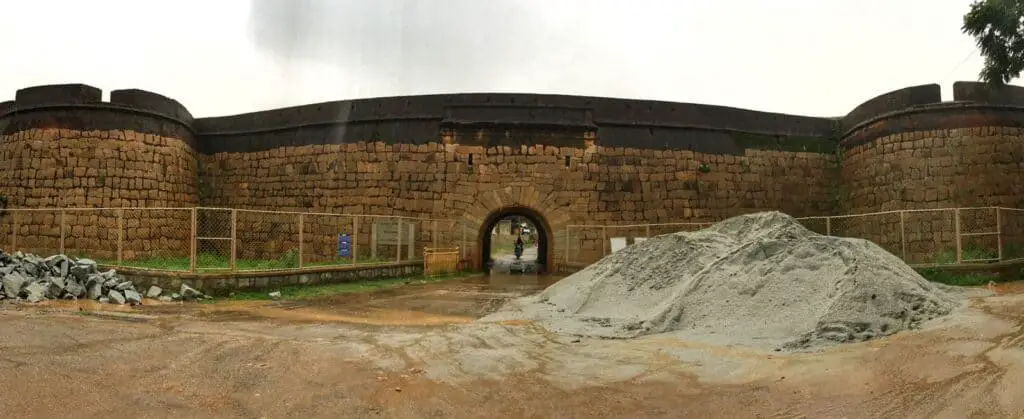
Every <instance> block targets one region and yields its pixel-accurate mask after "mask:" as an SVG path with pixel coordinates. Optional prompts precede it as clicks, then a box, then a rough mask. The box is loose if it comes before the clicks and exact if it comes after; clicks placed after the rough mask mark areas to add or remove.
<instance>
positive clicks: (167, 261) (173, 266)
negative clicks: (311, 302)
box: [96, 252, 394, 271]
mask: <svg viewBox="0 0 1024 419" xmlns="http://www.w3.org/2000/svg"><path fill="white" fill-rule="evenodd" d="M96 262H98V263H100V264H103V265H111V266H116V265H118V263H117V261H116V260H103V259H100V260H97V261H96ZM389 262H394V260H385V259H380V258H377V259H370V258H360V259H359V264H360V265H363V264H375V263H389ZM351 265H352V258H336V259H333V260H320V261H308V262H305V263H303V264H302V266H303V267H306V268H310V267H325V266H351ZM120 266H124V267H129V268H141V269H158V270H167V271H188V270H189V268H190V266H191V261H190V260H189V258H188V257H172V258H160V257H154V258H146V259H137V260H126V261H122V262H121V263H120ZM235 267H236V268H237V269H238V270H240V271H258V270H282V269H298V267H299V260H298V253H295V252H289V253H286V254H284V255H282V256H281V257H280V258H278V259H236V260H235ZM230 268H231V259H230V258H229V257H227V256H221V255H217V254H211V253H200V254H199V255H198V256H197V257H196V269H197V270H199V271H225V270H228V269H230Z"/></svg>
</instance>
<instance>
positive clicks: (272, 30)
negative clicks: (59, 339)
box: [0, 0, 982, 116]
mask: <svg viewBox="0 0 1024 419" xmlns="http://www.w3.org/2000/svg"><path fill="white" fill-rule="evenodd" d="M970 3H971V0H777V1H766V0H616V1H611V0H175V1H168V0H144V1H140V0H89V1H82V0H32V1H17V2H15V1H8V2H5V3H4V4H3V8H2V12H0V39H3V40H4V41H5V48H4V49H5V51H4V58H3V59H0V101H2V100H8V99H13V97H14V92H15V90H17V89H19V88H23V87H27V86H33V85H40V84H53V83H86V84H90V85H93V86H96V87H99V88H101V89H103V90H104V92H105V93H108V92H109V91H111V90H115V89H122V88H140V89H146V90H151V91H155V92H158V93H161V94H164V95H167V96H170V97H172V98H175V99H177V100H179V101H180V102H182V103H183V104H184V105H185V106H186V107H188V108H189V110H191V111H192V113H193V114H194V115H196V116H216V115H227V114H235V113H243V112H249V111H255V110H262V109H269V108H275V107H283V106H291V105H299V104H306V103H313V102H322V101H331V100H339V99H351V98H361V97H375V96H392V95H405V94H428V93H449V92H528V93H561V94H577V95H590V96H612V97H631V98H646V99H661V100H671V101H678V102H697V103H709V104H718V105H726V106H736V107H743V108H751V109H758V110H765V111H774V112H785V113H795V114H805V115H818V116H838V115H843V114H845V113H847V112H848V111H850V110H851V109H852V108H853V107H854V106H856V105H857V104H859V103H861V102H863V101H865V100H867V99H870V98H871V97H874V96H876V95H878V94H881V93H884V92H886V91H889V90H894V89H898V88H902V87H906V86H910V85H917V84H925V83H940V84H941V85H942V86H943V95H944V98H946V99H949V98H951V96H952V93H951V88H952V83H953V82H954V81H956V80H976V79H977V74H978V70H979V69H980V68H981V62H982V60H981V58H980V57H979V56H978V54H977V53H976V52H973V51H974V44H973V41H972V40H971V39H970V38H969V37H967V36H966V35H963V34H961V32H960V24H961V19H962V16H963V14H964V13H965V12H966V11H967V9H968V7H969V5H970Z"/></svg>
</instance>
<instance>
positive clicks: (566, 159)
mask: <svg viewBox="0 0 1024 419" xmlns="http://www.w3.org/2000/svg"><path fill="white" fill-rule="evenodd" d="M569 159H570V157H569V156H565V167H569Z"/></svg>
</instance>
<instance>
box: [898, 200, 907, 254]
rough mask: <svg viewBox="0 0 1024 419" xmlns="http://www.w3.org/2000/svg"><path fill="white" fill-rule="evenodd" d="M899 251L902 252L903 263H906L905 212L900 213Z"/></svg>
mask: <svg viewBox="0 0 1024 419" xmlns="http://www.w3.org/2000/svg"><path fill="white" fill-rule="evenodd" d="M900 249H901V251H902V252H903V261H904V262H906V261H907V212H906V211H900Z"/></svg>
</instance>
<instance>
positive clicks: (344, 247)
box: [338, 234, 352, 258]
mask: <svg viewBox="0 0 1024 419" xmlns="http://www.w3.org/2000/svg"><path fill="white" fill-rule="evenodd" d="M338 257H340V258H349V257H352V237H350V236H349V235H348V234H339V235H338Z"/></svg>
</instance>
